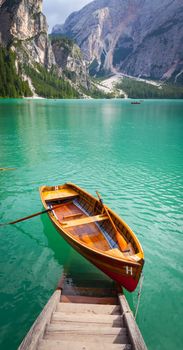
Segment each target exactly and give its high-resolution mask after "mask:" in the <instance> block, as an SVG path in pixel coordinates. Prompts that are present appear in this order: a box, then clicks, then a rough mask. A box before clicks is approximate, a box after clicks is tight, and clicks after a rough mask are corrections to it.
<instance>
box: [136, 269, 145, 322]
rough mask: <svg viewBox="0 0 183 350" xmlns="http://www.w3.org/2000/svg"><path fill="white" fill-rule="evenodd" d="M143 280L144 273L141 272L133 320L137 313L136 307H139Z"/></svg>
mask: <svg viewBox="0 0 183 350" xmlns="http://www.w3.org/2000/svg"><path fill="white" fill-rule="evenodd" d="M143 281H144V275H143V273H142V274H141V278H140V286H139V291H138V300H137V306H136V310H135V320H136V317H137V313H138V309H139V304H140V298H141V292H142V285H143Z"/></svg>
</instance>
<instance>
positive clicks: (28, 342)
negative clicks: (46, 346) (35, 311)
mask: <svg viewBox="0 0 183 350" xmlns="http://www.w3.org/2000/svg"><path fill="white" fill-rule="evenodd" d="M60 296H61V291H60V290H56V291H55V292H54V294H53V295H52V296H51V298H50V299H49V301H48V303H47V304H46V306H45V307H44V309H43V311H42V312H41V314H40V315H39V316H38V318H37V320H36V321H35V322H34V324H33V325H32V327H31V329H30V331H29V332H28V333H27V335H26V337H25V338H24V340H23V341H22V343H21V344H20V346H19V348H18V350H35V349H36V347H37V344H38V342H39V340H40V339H41V338H42V336H43V333H44V331H45V327H46V324H47V323H48V322H50V319H51V315H52V313H53V311H55V309H56V306H57V304H58V303H59V301H60Z"/></svg>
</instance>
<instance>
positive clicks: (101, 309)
mask: <svg viewBox="0 0 183 350" xmlns="http://www.w3.org/2000/svg"><path fill="white" fill-rule="evenodd" d="M56 311H58V312H65V313H67V314H68V313H71V314H77V313H87V314H90V313H91V314H95V315H96V314H104V315H120V314H121V309H120V306H119V305H100V304H79V303H75V304H73V303H58V304H57V308H56Z"/></svg>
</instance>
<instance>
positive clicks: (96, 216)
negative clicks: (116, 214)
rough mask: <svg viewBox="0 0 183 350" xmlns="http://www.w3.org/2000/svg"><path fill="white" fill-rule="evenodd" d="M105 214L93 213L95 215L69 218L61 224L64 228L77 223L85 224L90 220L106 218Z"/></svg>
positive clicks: (96, 220)
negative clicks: (74, 218)
mask: <svg viewBox="0 0 183 350" xmlns="http://www.w3.org/2000/svg"><path fill="white" fill-rule="evenodd" d="M108 219H109V218H108V216H107V215H103V214H102V215H95V216H87V217H85V218H81V219H76V220H69V221H65V222H63V223H62V226H63V227H64V229H65V228H69V227H74V226H79V225H86V224H90V223H91V222H98V221H103V220H108Z"/></svg>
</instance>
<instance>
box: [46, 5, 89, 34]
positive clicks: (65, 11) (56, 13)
mask: <svg viewBox="0 0 183 350" xmlns="http://www.w3.org/2000/svg"><path fill="white" fill-rule="evenodd" d="M91 1H92V0H43V13H44V15H45V16H46V18H47V22H48V25H49V32H51V30H52V28H53V26H54V25H55V24H62V23H64V21H65V19H66V18H67V16H68V15H70V14H71V13H72V12H74V11H78V10H80V9H81V8H82V7H83V6H85V5H86V4H88V3H90V2H91Z"/></svg>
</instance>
